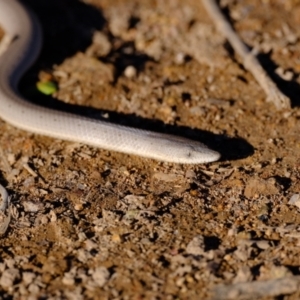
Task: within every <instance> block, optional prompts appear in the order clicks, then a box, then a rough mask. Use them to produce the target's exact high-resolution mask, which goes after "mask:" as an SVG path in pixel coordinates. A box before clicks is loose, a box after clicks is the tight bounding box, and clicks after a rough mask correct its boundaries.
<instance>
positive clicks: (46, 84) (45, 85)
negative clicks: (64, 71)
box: [36, 81, 57, 95]
mask: <svg viewBox="0 0 300 300" xmlns="http://www.w3.org/2000/svg"><path fill="white" fill-rule="evenodd" d="M36 87H37V89H38V90H39V91H40V92H41V93H43V94H45V95H52V94H53V93H54V92H56V91H57V86H56V84H55V83H54V82H53V81H39V82H38V83H37V84H36Z"/></svg>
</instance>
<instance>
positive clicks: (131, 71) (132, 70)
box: [124, 66, 137, 78]
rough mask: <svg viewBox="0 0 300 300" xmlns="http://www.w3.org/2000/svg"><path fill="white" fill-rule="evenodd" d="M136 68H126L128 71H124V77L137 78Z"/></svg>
mask: <svg viewBox="0 0 300 300" xmlns="http://www.w3.org/2000/svg"><path fill="white" fill-rule="evenodd" d="M136 73H137V71H136V68H135V67H134V66H128V67H126V69H125V70H124V75H125V76H126V77H127V78H133V77H135V76H136Z"/></svg>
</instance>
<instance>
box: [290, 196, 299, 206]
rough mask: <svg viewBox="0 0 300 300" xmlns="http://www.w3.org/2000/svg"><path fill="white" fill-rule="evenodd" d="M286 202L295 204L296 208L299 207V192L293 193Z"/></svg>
mask: <svg viewBox="0 0 300 300" xmlns="http://www.w3.org/2000/svg"><path fill="white" fill-rule="evenodd" d="M288 204H290V205H294V206H297V207H298V208H300V194H294V195H293V196H292V197H291V199H290V201H289V202H288Z"/></svg>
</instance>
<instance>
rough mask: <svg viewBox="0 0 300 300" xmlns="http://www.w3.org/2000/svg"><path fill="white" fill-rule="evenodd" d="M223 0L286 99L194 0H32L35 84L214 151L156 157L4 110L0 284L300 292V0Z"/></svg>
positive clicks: (46, 293) (82, 108) (135, 292)
mask: <svg viewBox="0 0 300 300" xmlns="http://www.w3.org/2000/svg"><path fill="white" fill-rule="evenodd" d="M24 2H25V0H24ZM221 2H222V4H223V5H226V8H225V9H224V12H225V13H226V14H227V16H228V17H229V18H230V19H231V22H232V24H233V26H234V28H235V29H236V31H237V32H238V34H239V36H240V37H241V38H242V39H243V41H244V42H246V43H247V44H248V45H249V46H250V47H255V48H257V49H258V50H259V53H260V54H261V55H260V57H259V58H260V59H261V62H262V64H263V66H264V68H265V69H266V70H267V71H268V73H269V74H270V75H271V76H272V77H273V78H274V79H275V81H276V83H277V84H278V85H279V87H280V88H281V89H282V91H283V92H284V93H285V94H286V95H288V96H289V97H290V98H291V101H292V104H293V108H292V109H290V110H284V111H279V110H276V108H275V107H274V106H273V105H272V104H271V103H267V102H266V96H265V94H264V92H263V91H262V90H261V88H260V86H259V85H258V83H257V82H256V81H255V79H254V78H253V77H252V75H251V74H250V73H249V72H247V71H245V69H244V68H243V66H242V64H241V62H240V61H239V57H237V56H235V55H234V52H233V51H232V49H231V47H230V46H229V45H228V43H226V40H225V39H224V38H223V37H222V36H221V35H220V34H219V33H218V32H217V30H216V28H215V27H214V24H213V23H212V21H211V19H210V18H209V17H208V16H207V14H206V12H205V10H204V8H203V7H202V5H201V1H199V0H198V1H196V0H188V1H184V4H182V3H183V1H179V0H170V1H153V0H147V1H146V0H144V1H139V0H126V1H125V0H124V1H121V0H119V1H117V0H114V1H112V0H110V1H108V0H85V1H82V2H79V1H75V0H53V1H46V0H40V1H34V0H27V1H26V3H28V5H30V6H31V7H32V9H33V10H34V11H35V12H36V14H37V15H38V16H39V18H40V19H41V22H42V25H43V28H44V36H45V37H44V48H43V51H42V55H41V57H40V59H39V60H38V62H37V63H36V64H35V65H34V67H33V68H32V69H31V71H30V72H28V74H27V75H26V78H24V80H23V81H22V84H21V89H22V91H23V94H24V95H25V96H26V97H27V98H28V99H31V100H33V101H36V102H39V103H40V104H42V105H48V106H49V105H50V106H55V107H60V108H61V109H67V110H72V111H75V112H77V113H82V114H85V115H89V116H91V117H94V118H101V117H104V118H106V119H108V120H111V121H112V122H116V123H120V124H126V125H128V126H134V127H139V128H146V129H151V130H155V131H159V132H167V133H173V134H178V135H181V136H186V137H189V138H192V139H198V140H200V141H203V142H204V143H206V144H207V145H209V146H210V147H211V148H213V149H215V150H217V151H219V152H220V153H221V154H222V158H221V160H220V161H218V162H216V163H211V164H207V165H177V164H171V163H162V162H157V161H153V160H150V159H144V158H139V157H135V156H130V155H125V154H120V153H115V152H110V151H104V150H101V149H96V148H93V147H89V146H86V145H81V144H77V143H70V142H65V141H60V140H55V139H52V138H48V137H44V136H39V135H33V134H30V133H28V132H24V131H22V130H18V129H16V128H14V127H12V126H10V125H8V124H7V123H5V122H3V121H0V154H1V161H0V170H1V173H0V174H1V180H0V182H1V184H3V185H4V186H5V187H6V188H7V189H8V191H9V193H10V195H11V196H12V200H11V211H12V220H11V223H10V226H9V229H8V231H7V232H6V234H5V235H4V236H2V238H1V248H0V251H1V252H0V253H1V255H0V294H1V295H2V296H1V297H2V298H3V299H12V298H14V299H253V298H255V299H275V298H274V297H275V296H279V295H282V298H280V299H299V298H300V288H299V282H300V279H299V275H300V270H299V267H300V258H299V257H300V256H299V246H300V211H299V209H300V196H299V197H298V193H299V192H300V191H299V178H300V164H299V162H300V161H299V158H300V138H299V131H300V129H299V119H300V111H299V108H298V106H299V104H300V100H299V99H300V98H299V97H300V96H299V95H300V77H299V73H300V2H299V1H297V0H285V1H281V0H274V1H259V0H244V1H231V0H227V1H221ZM0 22H1V20H0ZM38 80H52V81H54V82H56V83H57V85H58V91H57V92H56V93H55V94H54V95H53V97H46V96H42V94H40V93H39V92H38V91H36V89H35V85H36V82H37V81H38ZM58 101H60V102H58ZM62 102H64V103H65V104H63V105H62V104H59V103H62ZM0 109H1V108H0ZM278 299H279V298H278Z"/></svg>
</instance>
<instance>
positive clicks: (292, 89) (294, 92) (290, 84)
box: [257, 53, 300, 107]
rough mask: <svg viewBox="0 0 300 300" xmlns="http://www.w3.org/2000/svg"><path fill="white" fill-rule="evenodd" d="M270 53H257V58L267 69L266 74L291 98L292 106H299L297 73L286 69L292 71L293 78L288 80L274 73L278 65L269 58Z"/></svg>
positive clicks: (299, 91)
mask: <svg viewBox="0 0 300 300" xmlns="http://www.w3.org/2000/svg"><path fill="white" fill-rule="evenodd" d="M270 56H271V53H268V54H260V55H258V57H257V58H258V60H259V62H260V63H261V65H262V66H263V68H264V69H265V70H266V71H267V73H268V75H269V76H270V77H271V78H272V80H273V81H274V82H275V83H276V85H277V87H278V88H279V90H281V92H282V93H284V94H285V95H286V96H287V97H289V98H290V99H291V104H292V106H293V107H296V106H300V98H299V95H300V84H299V83H298V82H297V81H296V78H297V77H299V74H298V73H295V71H294V70H287V71H291V72H292V73H293V78H292V79H291V80H290V81H286V80H284V79H282V78H281V77H280V76H279V75H277V74H276V73H275V70H276V69H277V68H278V67H279V66H278V65H276V64H275V63H274V61H272V60H271V57H270Z"/></svg>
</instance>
